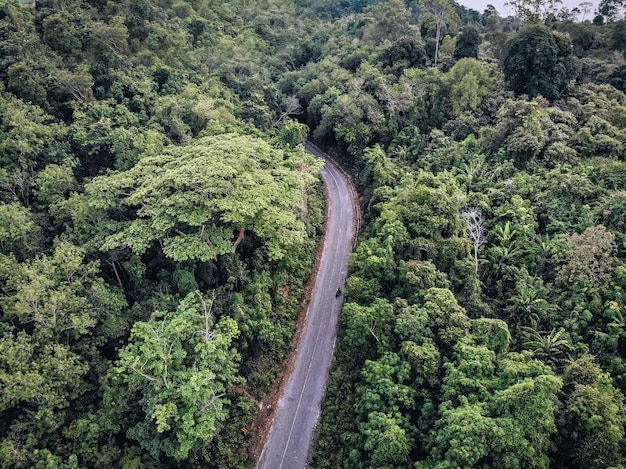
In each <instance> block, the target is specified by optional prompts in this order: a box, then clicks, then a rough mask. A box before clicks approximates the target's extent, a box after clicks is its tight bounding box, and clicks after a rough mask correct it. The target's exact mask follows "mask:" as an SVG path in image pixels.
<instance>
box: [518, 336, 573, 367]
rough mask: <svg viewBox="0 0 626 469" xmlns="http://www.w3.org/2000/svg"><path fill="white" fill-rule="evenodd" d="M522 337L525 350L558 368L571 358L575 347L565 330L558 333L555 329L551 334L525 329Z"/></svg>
mask: <svg viewBox="0 0 626 469" xmlns="http://www.w3.org/2000/svg"><path fill="white" fill-rule="evenodd" d="M522 335H523V336H524V348H525V349H526V350H530V351H531V352H532V353H533V355H534V356H535V357H536V358H538V359H540V360H542V361H544V362H546V363H548V364H550V365H551V366H558V365H560V364H562V363H563V362H564V361H565V360H567V359H570V358H571V357H570V356H569V353H568V352H571V351H572V350H574V347H573V346H572V344H571V343H570V339H569V336H568V335H567V333H566V332H565V330H564V329H559V330H558V331H557V330H556V328H553V329H552V330H551V331H550V332H545V331H541V332H540V331H537V330H536V329H533V328H532V327H523V328H522Z"/></svg>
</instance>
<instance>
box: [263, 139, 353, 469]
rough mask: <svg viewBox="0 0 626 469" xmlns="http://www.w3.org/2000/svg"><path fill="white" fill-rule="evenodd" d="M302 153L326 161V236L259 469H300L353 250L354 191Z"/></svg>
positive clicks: (314, 420)
mask: <svg viewBox="0 0 626 469" xmlns="http://www.w3.org/2000/svg"><path fill="white" fill-rule="evenodd" d="M305 148H306V150H307V151H308V152H309V153H312V154H313V155H315V156H317V157H320V158H324V159H326V165H325V167H324V169H322V178H323V180H324V183H325V184H326V189H327V197H328V200H327V207H328V208H327V214H326V216H327V219H326V235H325V239H324V246H323V249H322V255H321V259H320V264H319V269H318V272H317V277H316V279H315V285H314V287H313V291H312V293H311V301H310V303H309V308H308V311H307V313H306V320H305V324H304V327H303V330H302V334H301V336H300V342H299V343H298V345H297V350H296V358H295V362H294V368H293V371H292V373H291V375H290V376H289V380H288V381H287V384H286V386H285V390H284V392H283V395H282V396H281V397H280V400H279V401H278V409H277V410H276V416H275V419H274V422H273V423H272V427H271V430H270V434H269V437H268V439H267V442H266V443H265V447H264V448H263V452H262V453H261V457H260V458H259V462H258V464H257V468H259V469H304V468H305V467H306V464H307V459H308V455H309V449H310V447H311V443H312V438H313V430H314V428H315V425H316V423H317V420H318V418H319V415H320V403H321V401H322V397H323V395H324V391H325V389H326V380H327V377H328V370H329V368H330V364H331V361H332V357H333V351H334V347H335V333H336V330H337V318H338V316H339V311H340V310H341V305H342V303H343V296H339V297H337V296H336V294H335V292H336V291H337V288H339V287H341V289H342V290H343V286H344V282H345V280H346V273H347V264H348V255H349V254H350V251H351V250H352V243H353V238H354V227H355V217H356V216H357V210H358V208H356V207H355V206H354V205H353V197H352V196H351V194H353V193H354V192H353V191H354V189H353V188H352V186H351V185H350V183H349V181H348V179H347V178H346V176H345V175H344V174H343V173H342V172H341V171H340V170H339V169H338V168H337V166H336V165H335V164H334V163H332V162H331V161H330V160H329V159H327V157H326V156H325V155H324V154H323V153H322V152H321V151H320V150H319V149H317V148H316V147H315V146H313V145H311V144H310V143H307V144H306V145H305Z"/></svg>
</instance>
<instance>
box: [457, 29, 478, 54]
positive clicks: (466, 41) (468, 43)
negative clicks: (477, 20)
mask: <svg viewBox="0 0 626 469" xmlns="http://www.w3.org/2000/svg"><path fill="white" fill-rule="evenodd" d="M480 43H481V37H480V31H479V30H478V28H477V27H476V26H467V27H466V28H464V29H463V30H462V31H461V33H460V34H459V35H458V36H457V38H456V46H455V47H454V58H455V59H457V60H459V59H462V58H463V57H471V58H474V59H477V58H478V46H479V45H480Z"/></svg>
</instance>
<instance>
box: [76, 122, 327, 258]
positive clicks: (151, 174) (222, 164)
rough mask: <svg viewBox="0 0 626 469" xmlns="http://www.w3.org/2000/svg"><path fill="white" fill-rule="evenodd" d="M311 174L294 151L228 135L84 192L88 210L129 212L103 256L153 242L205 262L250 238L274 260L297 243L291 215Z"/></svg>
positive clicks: (310, 164) (310, 163)
mask: <svg viewBox="0 0 626 469" xmlns="http://www.w3.org/2000/svg"><path fill="white" fill-rule="evenodd" d="M318 167H319V164H318V163H316V162H315V161H314V160H313V159H312V157H307V156H306V155H305V154H304V153H303V152H301V151H298V152H296V153H292V154H290V155H287V154H285V153H284V152H283V151H281V150H276V149H273V148H272V147H270V146H269V145H268V144H267V143H266V142H265V141H263V140H261V139H259V138H255V137H251V136H238V135H233V134H228V135H220V136H216V137H205V138H203V139H200V140H198V141H197V142H195V143H193V144H192V145H189V146H187V147H177V148H172V149H170V150H169V151H167V152H164V153H163V154H161V155H158V156H154V157H146V158H143V159H142V160H140V161H139V163H138V164H137V165H136V166H135V167H133V168H132V169H130V170H129V171H125V172H120V173H115V174H112V175H110V176H102V177H99V178H96V179H95V180H94V181H93V182H92V183H91V184H89V185H88V186H87V193H88V194H89V196H90V204H92V206H94V207H97V208H111V209H113V208H116V207H119V206H120V205H121V206H128V207H130V208H131V209H133V211H134V212H135V213H136V216H133V217H132V219H131V220H129V221H125V220H120V222H121V224H120V230H119V231H118V232H117V233H115V234H112V235H111V236H110V237H109V238H108V239H107V241H106V242H105V244H104V246H103V247H102V248H103V249H113V248H116V247H119V246H128V247H130V248H131V249H132V250H133V251H135V252H137V253H143V252H145V251H146V250H147V249H148V248H149V247H150V246H151V245H152V243H153V242H155V241H158V242H159V243H161V245H162V247H163V252H164V253H165V255H166V256H168V257H171V258H172V259H175V260H178V261H185V260H188V259H199V260H202V261H207V260H210V259H213V258H215V256H218V255H220V254H226V253H228V252H233V251H234V250H235V249H236V248H237V246H238V245H239V243H240V242H241V241H242V239H243V237H244V235H245V233H246V232H251V233H253V234H254V235H255V236H257V237H258V238H260V239H261V240H262V242H263V243H264V244H265V247H266V249H267V254H268V256H269V258H270V259H280V258H282V257H283V256H284V255H285V251H286V250H287V249H289V247H291V246H294V245H298V244H299V243H301V242H302V240H303V239H304V236H305V231H304V230H305V227H304V223H303V222H302V221H301V220H300V219H299V218H298V216H297V212H298V210H302V209H303V207H304V205H305V202H304V200H303V191H304V190H305V189H306V186H307V184H309V183H311V182H312V181H313V180H314V179H313V176H312V174H313V172H314V171H315V169H316V168H318Z"/></svg>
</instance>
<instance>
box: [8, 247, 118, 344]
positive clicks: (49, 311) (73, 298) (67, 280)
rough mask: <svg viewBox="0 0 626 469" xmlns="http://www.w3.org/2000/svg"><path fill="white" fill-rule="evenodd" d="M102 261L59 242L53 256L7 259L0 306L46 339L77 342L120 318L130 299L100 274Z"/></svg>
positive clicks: (43, 340)
mask: <svg viewBox="0 0 626 469" xmlns="http://www.w3.org/2000/svg"><path fill="white" fill-rule="evenodd" d="M98 272H99V264H98V262H90V263H85V261H84V252H83V251H82V249H81V248H78V247H76V246H74V245H72V244H69V243H59V244H58V245H57V246H56V248H55V250H54V253H53V255H51V256H44V255H42V256H38V257H37V258H36V259H34V260H33V261H30V262H27V263H24V264H18V263H17V262H15V261H14V260H12V259H10V258H6V259H5V260H4V262H3V263H2V264H1V269H0V276H1V278H3V279H4V280H5V287H4V289H3V293H4V295H3V297H2V298H0V304H1V305H2V308H3V310H4V312H5V315H6V317H8V318H11V319H12V320H14V321H16V323H18V324H20V325H22V327H28V329H29V330H31V331H32V334H33V335H34V336H36V337H38V338H39V339H40V340H41V341H42V342H43V343H46V342H47V341H59V342H61V341H62V342H63V343H68V342H69V343H74V342H75V341H77V340H78V339H79V338H80V337H82V336H84V335H86V334H88V333H90V331H92V330H93V328H95V327H96V326H97V325H99V324H102V323H107V322H109V321H113V322H116V321H119V320H121V318H119V314H120V310H121V309H122V308H124V306H125V304H126V302H125V300H124V299H123V298H122V297H121V296H119V295H118V294H115V293H113V292H112V291H111V290H110V289H109V287H108V286H107V285H106V284H105V283H104V281H103V280H102V278H100V277H99V276H98Z"/></svg>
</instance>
